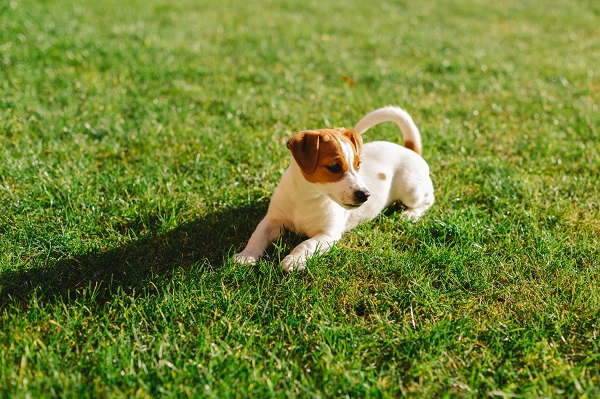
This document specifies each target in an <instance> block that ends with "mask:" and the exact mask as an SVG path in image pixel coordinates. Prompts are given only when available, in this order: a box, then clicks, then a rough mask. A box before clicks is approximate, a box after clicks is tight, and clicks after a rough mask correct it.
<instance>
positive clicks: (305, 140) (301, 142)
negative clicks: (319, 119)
mask: <svg viewBox="0 0 600 399" xmlns="http://www.w3.org/2000/svg"><path fill="white" fill-rule="evenodd" d="M320 139H321V135H320V134H319V133H317V132H300V133H298V134H297V135H295V136H294V137H292V138H291V139H289V140H288V142H287V148H289V149H290V151H291V152H292V155H293V156H294V159H295V160H296V163H297V164H298V166H300V169H302V171H303V172H304V173H305V174H307V175H311V174H313V173H314V172H315V170H316V169H317V160H318V159H319V141H320Z"/></svg>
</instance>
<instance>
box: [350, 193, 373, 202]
mask: <svg viewBox="0 0 600 399" xmlns="http://www.w3.org/2000/svg"><path fill="white" fill-rule="evenodd" d="M370 196H371V193H370V192H368V191H366V190H364V191H363V190H356V191H355V192H354V201H356V203H359V204H362V203H363V202H366V201H367V200H368V199H369V197H370Z"/></svg>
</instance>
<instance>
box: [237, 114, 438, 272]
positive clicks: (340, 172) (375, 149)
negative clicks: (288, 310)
mask: <svg viewBox="0 0 600 399" xmlns="http://www.w3.org/2000/svg"><path fill="white" fill-rule="evenodd" d="M387 121H392V122H396V124H398V126H399V127H400V129H401V130H402V133H403V136H404V147H402V146H400V145H397V144H394V143H390V142H386V141H375V142H370V143H366V144H365V145H363V144H362V137H361V134H362V133H364V132H365V131H366V130H367V129H369V128H371V127H373V126H375V125H377V124H379V123H381V122H387ZM287 147H288V148H289V150H290V151H291V152H292V156H293V159H292V162H291V165H290V166H289V168H288V169H287V170H286V171H285V173H284V174H283V176H282V177H281V181H280V182H279V185H278V186H277V189H276V190H275V193H274V194H273V197H272V198H271V203H270V204H269V209H268V211H267V214H266V216H265V217H264V219H263V220H262V221H261V222H260V223H259V224H258V226H257V227H256V230H255V231H254V233H253V234H252V236H251V237H250V240H249V241H248V245H246V248H244V250H243V251H242V252H240V253H238V254H236V255H234V261H235V262H237V263H239V264H255V263H256V262H257V261H258V259H259V258H260V257H261V255H262V254H263V252H264V251H265V249H266V247H267V246H268V245H269V244H270V243H271V242H272V241H273V240H274V239H275V238H277V237H278V236H279V235H280V234H281V233H282V231H283V230H284V229H288V230H291V231H294V232H296V233H298V234H303V235H306V236H308V237H309V238H308V239H307V240H306V241H304V242H302V243H300V244H299V245H298V246H297V247H296V248H294V250H292V252H291V253H290V254H289V255H288V256H286V257H285V258H284V259H283V261H282V266H283V268H284V269H285V270H287V271H294V270H301V269H304V268H305V267H306V262H307V260H308V259H309V258H310V257H311V256H313V255H315V254H322V253H324V252H326V251H327V250H329V249H330V248H331V247H332V246H333V245H334V243H335V242H336V241H338V240H339V239H340V238H341V237H342V234H343V233H345V232H346V231H348V230H350V229H352V228H354V227H355V226H356V225H358V224H359V223H362V222H366V221H369V220H372V219H374V218H375V217H376V216H377V215H378V214H379V213H380V212H381V211H382V210H383V209H384V208H385V207H386V206H388V205H390V204H392V203H394V202H401V203H402V204H404V205H405V206H406V210H405V211H404V215H405V216H406V217H407V218H409V219H412V220H414V221H416V220H417V219H419V217H421V216H422V215H423V213H424V212H425V211H426V210H427V209H428V208H429V207H430V206H431V205H433V202H434V196H433V184H432V182H431V179H430V177H429V166H428V165H427V163H426V162H425V160H424V159H423V158H422V157H421V156H420V154H421V135H420V133H419V129H418V128H417V126H416V125H415V123H414V122H413V120H412V118H411V117H410V115H409V114H408V113H406V112H405V111H404V110H402V109H401V108H398V107H385V108H380V109H377V110H375V111H373V112H371V113H369V114H367V115H366V116H365V117H364V118H362V119H361V120H360V121H359V122H358V124H357V125H356V126H355V127H354V130H349V129H345V128H337V129H320V130H307V131H304V132H300V133H298V134H296V135H295V136H294V137H292V138H291V139H289V141H288V142H287Z"/></svg>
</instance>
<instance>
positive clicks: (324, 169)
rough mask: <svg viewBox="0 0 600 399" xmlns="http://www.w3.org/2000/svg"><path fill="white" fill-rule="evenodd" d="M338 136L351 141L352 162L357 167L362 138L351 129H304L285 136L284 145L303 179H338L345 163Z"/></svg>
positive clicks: (317, 180)
mask: <svg viewBox="0 0 600 399" xmlns="http://www.w3.org/2000/svg"><path fill="white" fill-rule="evenodd" d="M340 140H342V141H346V142H349V143H350V144H352V147H353V149H354V152H355V156H354V165H353V166H354V168H355V169H358V163H359V162H360V160H359V154H360V150H361V148H362V138H361V137H360V135H359V134H358V133H356V132H354V131H352V130H348V129H343V128H339V129H320V130H307V131H304V132H300V133H298V134H296V135H295V136H294V137H292V138H291V139H289V140H288V143H287V147H288V148H289V149H290V151H291V152H292V155H293V157H294V160H295V161H296V163H297V164H298V166H299V167H300V170H301V171H302V174H303V175H304V178H305V179H306V180H308V181H309V182H312V183H332V182H336V181H338V180H340V179H341V178H342V177H343V176H344V173H346V171H347V170H348V167H349V165H348V160H347V159H346V158H345V157H344V152H343V151H342V146H341V144H340Z"/></svg>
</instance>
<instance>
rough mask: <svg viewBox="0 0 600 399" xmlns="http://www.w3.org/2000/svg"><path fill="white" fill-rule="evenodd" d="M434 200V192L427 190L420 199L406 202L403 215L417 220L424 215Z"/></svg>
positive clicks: (414, 220)
mask: <svg viewBox="0 0 600 399" xmlns="http://www.w3.org/2000/svg"><path fill="white" fill-rule="evenodd" d="M434 201H435V200H434V196H433V193H432V192H425V193H423V194H422V195H421V197H420V198H419V199H418V200H415V201H412V202H409V203H408V204H406V203H405V205H406V206H407V208H406V210H405V211H404V213H403V215H404V217H406V218H408V219H410V220H412V221H413V222H416V221H417V220H419V219H420V218H421V216H423V214H424V213H425V211H426V210H427V209H429V208H430V207H431V205H433V202H434Z"/></svg>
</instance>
